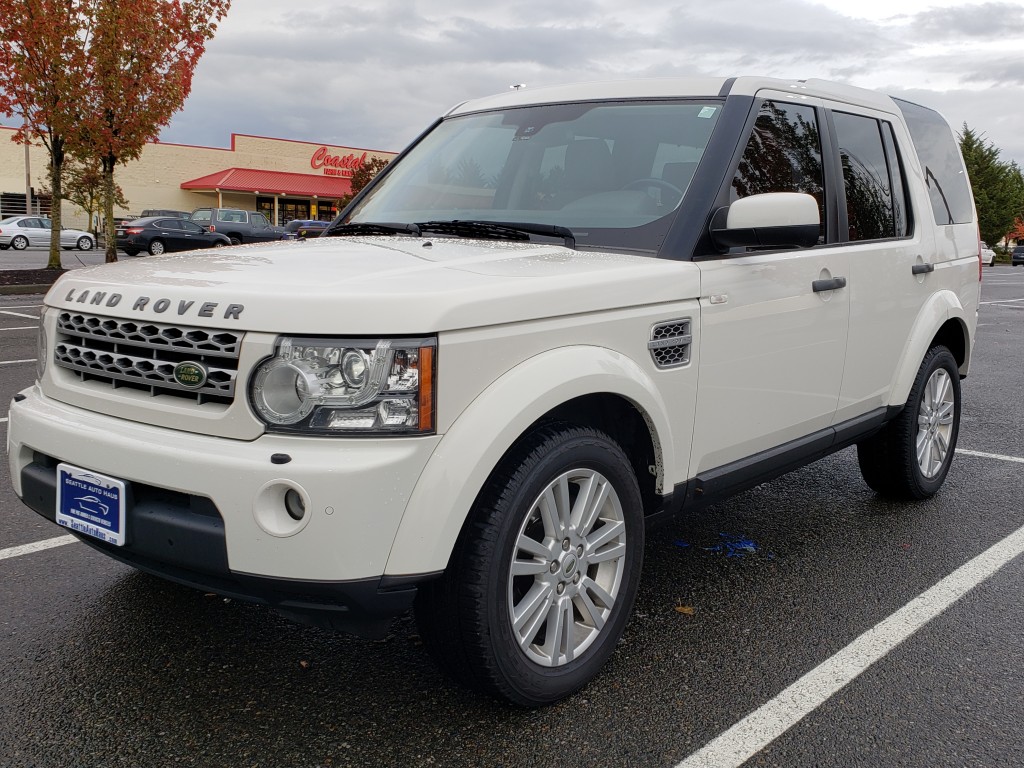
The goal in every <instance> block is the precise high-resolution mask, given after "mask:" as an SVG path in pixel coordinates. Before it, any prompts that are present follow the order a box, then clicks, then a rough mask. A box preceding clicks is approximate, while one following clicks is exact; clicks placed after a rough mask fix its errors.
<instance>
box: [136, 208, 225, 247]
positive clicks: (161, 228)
mask: <svg viewBox="0 0 1024 768" xmlns="http://www.w3.org/2000/svg"><path fill="white" fill-rule="evenodd" d="M116 234H117V247H118V248H120V249H121V250H122V251H124V252H125V253H127V254H128V255H129V256H136V255H137V254H139V253H140V252H142V251H148V252H149V253H150V254H152V255H153V256H158V255H159V254H161V253H168V252H170V251H194V250H197V249H199V248H215V247H216V246H218V245H231V241H230V240H228V238H227V236H226V235H222V234H220V233H217V232H209V231H207V230H206V229H204V228H203V227H201V226H199V225H198V224H196V223H194V222H191V221H189V220H188V219H179V218H177V217H174V216H148V217H146V218H144V219H136V220H135V221H133V222H131V223H130V224H128V225H125V226H119V227H118V228H117V233H116Z"/></svg>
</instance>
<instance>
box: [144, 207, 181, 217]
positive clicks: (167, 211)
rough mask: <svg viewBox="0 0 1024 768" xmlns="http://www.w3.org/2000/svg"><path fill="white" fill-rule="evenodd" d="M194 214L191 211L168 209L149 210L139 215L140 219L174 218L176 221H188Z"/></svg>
mask: <svg viewBox="0 0 1024 768" xmlns="http://www.w3.org/2000/svg"><path fill="white" fill-rule="evenodd" d="M191 215H192V214H191V213H190V212H189V211H172V210H170V209H168V208H148V209H146V210H145V211H143V212H142V213H141V214H139V218H140V219H144V218H146V217H147V216H173V217H174V218H176V219H187V218H189V216H191Z"/></svg>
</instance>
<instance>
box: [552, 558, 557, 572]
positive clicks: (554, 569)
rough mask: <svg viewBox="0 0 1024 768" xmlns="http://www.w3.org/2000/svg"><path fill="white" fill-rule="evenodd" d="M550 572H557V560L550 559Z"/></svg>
mask: <svg viewBox="0 0 1024 768" xmlns="http://www.w3.org/2000/svg"><path fill="white" fill-rule="evenodd" d="M551 572H552V573H558V561H557V560H552V561H551Z"/></svg>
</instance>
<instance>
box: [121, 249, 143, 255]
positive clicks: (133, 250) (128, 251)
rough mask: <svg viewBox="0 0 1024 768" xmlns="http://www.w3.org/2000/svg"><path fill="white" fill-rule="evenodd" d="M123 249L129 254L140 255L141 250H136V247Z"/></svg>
mask: <svg viewBox="0 0 1024 768" xmlns="http://www.w3.org/2000/svg"><path fill="white" fill-rule="evenodd" d="M121 250H122V251H124V252H125V253H126V254H128V255H129V256H138V255H139V252H138V251H137V250H135V249H134V248H122V249H121Z"/></svg>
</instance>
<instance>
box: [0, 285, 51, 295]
mask: <svg viewBox="0 0 1024 768" xmlns="http://www.w3.org/2000/svg"><path fill="white" fill-rule="evenodd" d="M52 286H53V283H46V284H43V285H0V296H17V295H21V294H25V293H46V292H47V291H48V290H50V288H51V287H52Z"/></svg>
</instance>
